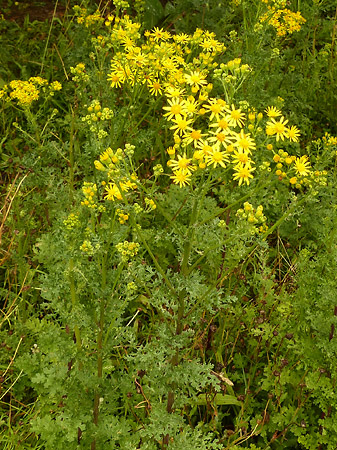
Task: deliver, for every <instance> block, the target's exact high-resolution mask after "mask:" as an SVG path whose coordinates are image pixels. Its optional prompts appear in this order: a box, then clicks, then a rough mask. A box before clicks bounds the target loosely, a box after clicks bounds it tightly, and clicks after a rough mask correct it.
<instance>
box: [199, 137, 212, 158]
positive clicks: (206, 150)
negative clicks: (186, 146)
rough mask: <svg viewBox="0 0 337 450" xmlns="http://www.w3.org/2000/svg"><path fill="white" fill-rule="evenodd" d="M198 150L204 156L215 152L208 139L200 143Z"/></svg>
mask: <svg viewBox="0 0 337 450" xmlns="http://www.w3.org/2000/svg"><path fill="white" fill-rule="evenodd" d="M198 148H199V149H200V150H201V151H202V152H203V154H204V155H208V154H209V153H211V152H212V151H213V150H214V148H213V147H212V146H211V145H209V143H208V141H207V139H205V140H201V141H200V142H198Z"/></svg>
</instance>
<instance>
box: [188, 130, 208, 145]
mask: <svg viewBox="0 0 337 450" xmlns="http://www.w3.org/2000/svg"><path fill="white" fill-rule="evenodd" d="M203 136H205V133H201V130H193V129H192V131H190V132H188V133H186V134H185V135H184V138H183V141H184V142H185V144H191V143H192V144H193V145H194V147H196V146H197V145H198V143H199V142H200V139H201V138H202V137H203Z"/></svg>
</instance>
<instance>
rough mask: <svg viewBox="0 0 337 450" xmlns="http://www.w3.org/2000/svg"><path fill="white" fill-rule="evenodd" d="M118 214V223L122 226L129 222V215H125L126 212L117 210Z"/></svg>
mask: <svg viewBox="0 0 337 450" xmlns="http://www.w3.org/2000/svg"><path fill="white" fill-rule="evenodd" d="M116 213H117V215H118V221H119V223H120V224H122V225H123V224H124V223H125V222H127V221H128V220H129V214H125V211H122V210H121V209H117V210H116Z"/></svg>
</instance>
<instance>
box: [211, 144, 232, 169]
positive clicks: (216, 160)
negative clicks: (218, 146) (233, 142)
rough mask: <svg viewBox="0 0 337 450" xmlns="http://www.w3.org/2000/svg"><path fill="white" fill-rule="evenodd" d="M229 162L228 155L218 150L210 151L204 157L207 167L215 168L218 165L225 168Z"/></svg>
mask: <svg viewBox="0 0 337 450" xmlns="http://www.w3.org/2000/svg"><path fill="white" fill-rule="evenodd" d="M228 160H229V157H228V154H227V153H225V152H223V151H220V150H215V149H214V150H212V152H210V153H209V154H208V155H206V162H207V165H208V166H213V168H215V167H216V166H217V165H218V164H219V165H220V166H221V167H223V168H225V167H226V164H225V163H227V162H228Z"/></svg>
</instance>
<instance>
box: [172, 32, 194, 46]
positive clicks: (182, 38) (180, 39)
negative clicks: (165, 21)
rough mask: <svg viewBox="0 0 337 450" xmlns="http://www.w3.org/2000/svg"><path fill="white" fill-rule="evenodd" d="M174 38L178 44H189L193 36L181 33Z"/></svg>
mask: <svg viewBox="0 0 337 450" xmlns="http://www.w3.org/2000/svg"><path fill="white" fill-rule="evenodd" d="M173 40H174V41H175V42H176V43H177V44H187V43H188V42H189V41H190V40H191V36H189V35H188V34H185V33H180V34H176V35H175V36H173Z"/></svg>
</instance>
